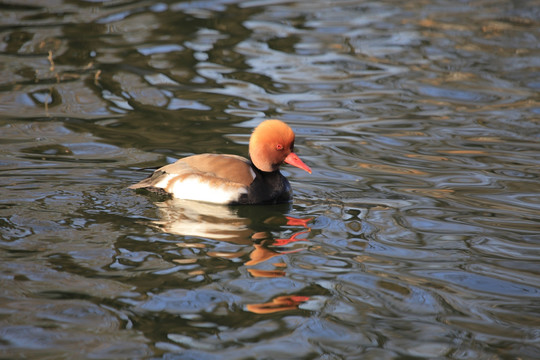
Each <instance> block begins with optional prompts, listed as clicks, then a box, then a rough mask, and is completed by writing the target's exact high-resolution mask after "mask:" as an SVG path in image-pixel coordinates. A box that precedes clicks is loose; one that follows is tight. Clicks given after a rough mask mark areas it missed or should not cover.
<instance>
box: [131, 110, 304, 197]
mask: <svg viewBox="0 0 540 360" xmlns="http://www.w3.org/2000/svg"><path fill="white" fill-rule="evenodd" d="M293 149H294V132H293V131H292V129H291V128H290V127H289V126H288V125H287V124H285V123H284V122H282V121H280V120H266V121H264V122H262V123H261V124H260V125H259V126H257V128H256V129H255V131H254V132H253V134H252V135H251V138H250V141H249V155H250V158H251V160H248V159H246V158H243V157H241V156H236V155H217V154H201V155H194V156H189V157H186V158H183V159H180V160H178V161H176V162H175V163H173V164H169V165H166V166H163V167H161V168H159V169H157V170H156V171H155V172H154V173H153V174H152V175H151V176H150V177H149V178H147V179H144V180H142V181H141V182H139V183H137V184H134V185H132V186H130V188H131V189H145V190H148V191H153V192H158V193H162V194H166V195H169V196H171V197H173V198H177V199H188V200H197V201H205V202H211V203H219V204H264V203H274V204H275V203H282V202H288V201H289V200H290V199H291V186H290V184H289V181H288V180H287V179H286V178H285V177H284V176H283V175H282V174H281V173H280V172H279V166H280V165H281V164H282V163H283V162H285V163H287V164H291V165H293V166H296V167H299V168H301V169H303V170H306V171H307V172H309V173H311V169H310V168H309V167H308V166H307V165H306V164H304V163H303V162H302V160H300V158H298V156H297V155H296V154H295V153H294V152H293Z"/></svg>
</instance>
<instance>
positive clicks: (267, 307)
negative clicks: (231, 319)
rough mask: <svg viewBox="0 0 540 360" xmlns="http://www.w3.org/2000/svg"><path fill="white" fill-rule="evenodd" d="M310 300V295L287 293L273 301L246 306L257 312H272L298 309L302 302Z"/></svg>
mask: <svg viewBox="0 0 540 360" xmlns="http://www.w3.org/2000/svg"><path fill="white" fill-rule="evenodd" d="M308 300H309V297H308V296H299V295H286V296H278V297H277V298H275V299H273V300H272V301H271V302H267V303H264V304H248V305H247V306H246V308H247V310H248V311H251V312H252V313H255V314H270V313H275V312H278V311H287V310H295V309H298V307H299V306H300V304H301V303H303V302H306V301H308Z"/></svg>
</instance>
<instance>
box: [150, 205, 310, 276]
mask: <svg viewBox="0 0 540 360" xmlns="http://www.w3.org/2000/svg"><path fill="white" fill-rule="evenodd" d="M155 204H156V206H157V207H158V209H159V220H154V221H152V222H151V225H152V226H153V227H156V228H158V229H160V230H161V231H164V232H167V233H170V234H175V235H182V236H193V237H198V238H205V239H213V240H217V241H225V242H228V243H233V244H237V245H251V246H253V248H252V249H250V250H248V251H249V253H250V254H249V258H250V259H249V260H248V261H247V262H246V263H245V265H246V266H254V265H257V264H260V263H263V262H266V261H267V260H269V259H271V258H273V257H275V256H278V255H283V254H290V253H293V252H297V251H300V249H293V250H289V251H284V250H283V249H278V248H282V247H283V246H287V245H288V244H290V243H293V242H296V241H303V240H304V239H298V238H297V237H298V236H299V235H302V234H307V233H309V231H310V229H309V228H308V227H307V222H309V221H310V220H312V218H307V219H297V218H293V217H290V216H284V214H283V213H284V212H286V211H288V210H290V204H281V205H274V206H255V207H252V206H251V207H245V206H237V207H231V206H223V205H218V204H210V203H204V202H198V201H191V200H178V199H172V200H167V201H163V202H156V203H155ZM248 209H250V210H251V211H247V210H248ZM282 225H286V226H297V225H302V226H303V227H304V228H306V229H307V230H304V231H300V232H296V233H293V234H292V235H291V236H290V237H289V238H287V239H273V237H272V234H271V233H270V232H269V231H268V230H269V229H272V230H274V229H276V227H280V226H282ZM184 245H185V244H182V246H184ZM179 246H180V245H179ZM245 254H246V252H245V251H244V250H242V251H240V252H234V253H228V252H208V255H211V256H218V257H226V258H237V257H240V256H243V255H245ZM261 271H262V270H261ZM261 271H259V272H257V271H256V273H253V274H252V275H254V276H262V273H261ZM281 273H282V272H281ZM277 274H278V272H276V273H275V274H270V275H277ZM266 276H269V274H267V275H266Z"/></svg>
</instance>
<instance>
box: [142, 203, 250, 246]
mask: <svg viewBox="0 0 540 360" xmlns="http://www.w3.org/2000/svg"><path fill="white" fill-rule="evenodd" d="M155 204H156V205H157V206H158V209H159V213H160V214H159V217H160V219H159V220H155V221H152V224H153V225H155V226H157V227H158V228H159V229H161V230H162V231H164V232H167V233H170V234H176V235H183V236H196V237H201V238H208V239H214V240H221V241H228V242H234V243H237V244H246V245H247V244H251V236H252V234H253V232H254V231H253V230H252V229H251V228H250V227H249V225H250V224H251V220H250V219H249V218H246V217H242V216H239V215H238V214H237V211H236V209H235V208H232V207H228V206H222V205H215V204H209V203H203V202H197V201H190V200H177V199H172V200H167V201H163V202H156V203H155Z"/></svg>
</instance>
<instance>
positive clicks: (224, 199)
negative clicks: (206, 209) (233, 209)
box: [154, 174, 248, 204]
mask: <svg viewBox="0 0 540 360" xmlns="http://www.w3.org/2000/svg"><path fill="white" fill-rule="evenodd" d="M175 178H176V176H175V175H174V174H167V175H166V176H164V179H163V180H161V181H160V182H159V183H157V184H156V185H154V186H155V187H160V188H163V189H166V190H167V191H168V192H169V193H171V194H172V196H173V198H176V199H184V200H195V201H204V202H210V203H216V204H229V203H234V202H238V201H239V200H240V197H241V196H242V195H243V194H247V193H248V190H247V187H246V186H241V185H240V184H234V183H226V182H224V183H222V184H216V182H210V181H205V179H202V178H201V177H199V176H197V175H194V176H188V177H184V178H182V179H175Z"/></svg>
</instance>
